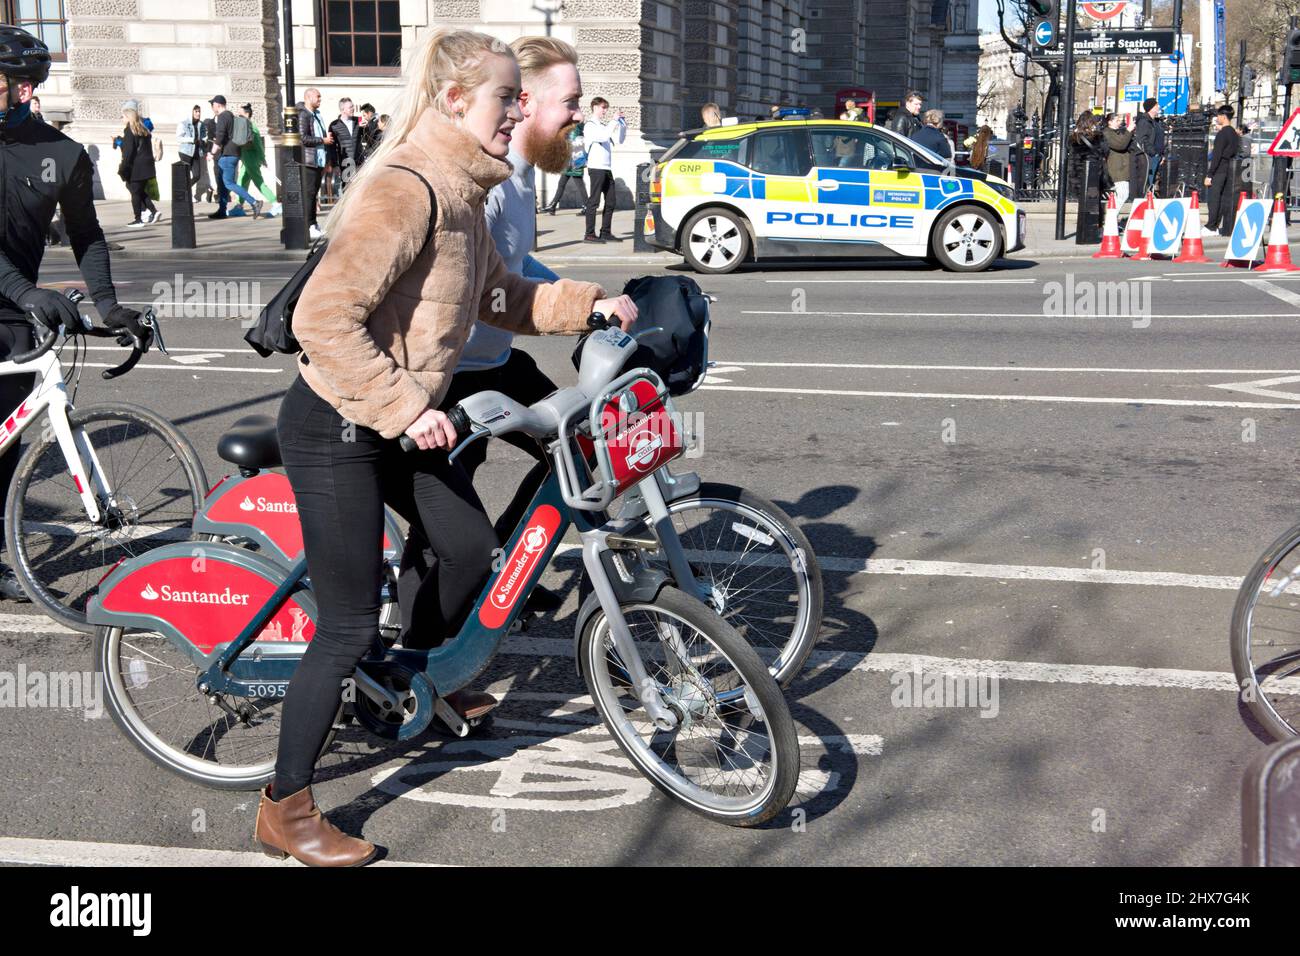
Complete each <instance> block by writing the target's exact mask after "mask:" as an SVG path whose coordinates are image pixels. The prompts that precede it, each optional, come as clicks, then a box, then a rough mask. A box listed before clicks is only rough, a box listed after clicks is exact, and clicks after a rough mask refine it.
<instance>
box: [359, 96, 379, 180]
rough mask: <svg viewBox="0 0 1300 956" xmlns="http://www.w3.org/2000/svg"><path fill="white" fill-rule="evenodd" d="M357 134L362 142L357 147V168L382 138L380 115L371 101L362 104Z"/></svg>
mask: <svg viewBox="0 0 1300 956" xmlns="http://www.w3.org/2000/svg"><path fill="white" fill-rule="evenodd" d="M357 135H358V136H359V137H360V144H359V145H358V147H357V168H358V169H360V168H361V164H362V163H364V162H365V161H366V157H367V156H369V155H370V154H371V153H373V152H374V151H375V148H376V147H377V146H378V145H379V141H380V139H381V138H382V135H383V134H382V133H380V131H379V117H378V116H377V115H376V112H375V108H374V106H373V105H371V104H370V103H363V104H361V117H360V119H358V120H357Z"/></svg>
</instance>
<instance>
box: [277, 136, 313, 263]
mask: <svg viewBox="0 0 1300 956" xmlns="http://www.w3.org/2000/svg"><path fill="white" fill-rule="evenodd" d="M275 152H276V166H277V167H278V168H279V170H280V208H281V210H282V213H281V215H282V218H281V221H280V242H281V243H282V244H283V245H284V247H285V248H286V249H306V248H307V212H306V209H305V207H304V206H303V202H304V199H305V198H306V197H304V196H303V189H302V166H301V165H300V164H299V163H298V162H297V161H296V160H295V159H294V149H293V147H290V146H277V147H276V149H275ZM312 201H315V198H314V197H312Z"/></svg>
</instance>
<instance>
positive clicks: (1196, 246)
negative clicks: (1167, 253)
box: [1174, 192, 1210, 262]
mask: <svg viewBox="0 0 1300 956" xmlns="http://www.w3.org/2000/svg"><path fill="white" fill-rule="evenodd" d="M1209 261H1210V258H1209V256H1207V255H1206V254H1205V243H1204V242H1202V241H1201V194H1200V193H1198V192H1193V193H1192V206H1191V209H1190V210H1189V212H1188V216H1187V228H1186V230H1185V231H1184V232H1183V251H1182V253H1181V254H1180V255H1178V256H1177V257H1176V258H1175V259H1174V262H1209Z"/></svg>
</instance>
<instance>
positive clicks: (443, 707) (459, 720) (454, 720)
mask: <svg viewBox="0 0 1300 956" xmlns="http://www.w3.org/2000/svg"><path fill="white" fill-rule="evenodd" d="M433 712H434V714H435V715H436V716H437V718H438V719H439V720H441V721H442V722H443V723H444V724H446V725H447V728H448V729H449V730H450V731H451V732H452V733H453V734H455V735H456V736H457V737H468V736H469V728H470V724H468V723H466V721H465V718H463V717H462V716H461V715H460V714H458V713H456V710H455V708H454V707H452V706H451V704H449V703H447V702H446V701H445V700H443V699H442V698H441V697H439V698H438V699H437V700H435V701H434V702H433Z"/></svg>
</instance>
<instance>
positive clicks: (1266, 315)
mask: <svg viewBox="0 0 1300 956" xmlns="http://www.w3.org/2000/svg"><path fill="white" fill-rule="evenodd" d="M740 314H741V315H785V316H789V317H790V318H795V319H800V318H803V317H805V316H809V315H825V316H841V317H850V318H852V317H858V316H861V317H864V318H881V317H883V318H890V319H910V318H913V317H915V316H918V315H921V316H925V317H927V318H938V319H1042V320H1043V321H1045V322H1046V321H1054V320H1056V319H1233V320H1236V319H1287V318H1291V315H1290V313H1287V312H1233V313H1232V314H1230V315H1225V314H1223V313H1209V312H1207V313H1202V314H1196V313H1189V312H1179V313H1177V314H1175V313H1159V314H1152V315H1140V314H1138V313H1136V312H1115V313H1113V314H1110V315H1076V314H1074V313H1070V314H1069V315H1052V316H1046V315H1043V313H1042V310H1039V311H1038V312H914V311H912V310H911V309H908V310H907V311H898V310H895V311H893V312H838V311H832V312H812V311H809V312H791V311H790V310H789V309H742V310H741V312H740Z"/></svg>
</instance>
